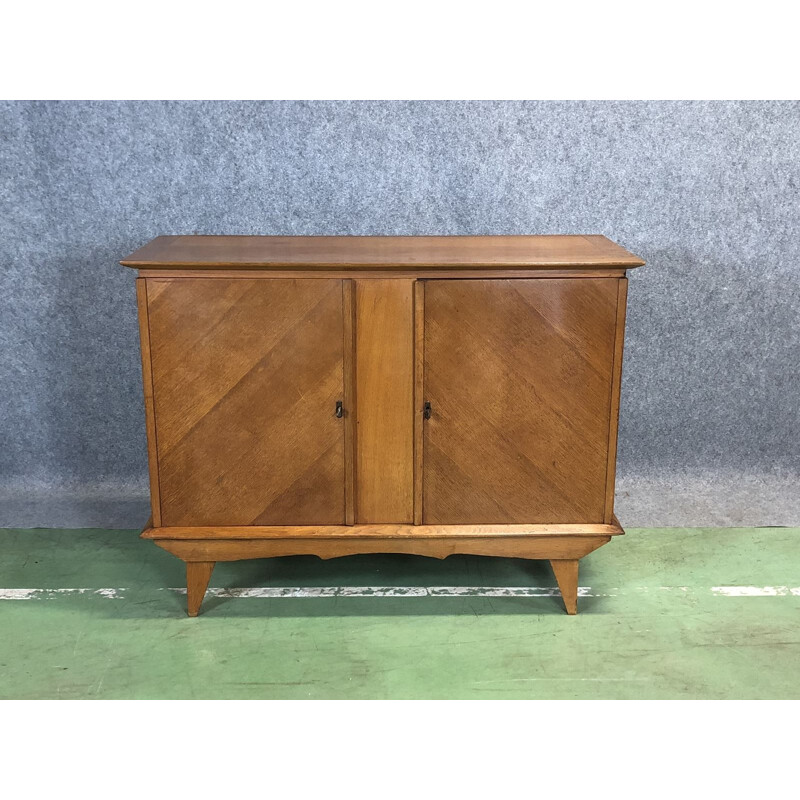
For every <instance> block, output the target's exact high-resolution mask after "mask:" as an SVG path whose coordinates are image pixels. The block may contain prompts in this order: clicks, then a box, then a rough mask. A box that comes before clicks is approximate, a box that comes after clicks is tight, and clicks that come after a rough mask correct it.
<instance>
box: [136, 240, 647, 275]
mask: <svg viewBox="0 0 800 800" xmlns="http://www.w3.org/2000/svg"><path fill="white" fill-rule="evenodd" d="M121 263H122V264H123V265H125V266H126V267H146V268H149V269H153V268H156V267H169V268H174V267H176V266H191V267H194V268H196V269H197V268H205V267H208V268H219V267H238V268H240V269H241V268H256V269H269V268H273V267H291V266H301V267H302V268H304V269H312V268H316V269H328V268H332V267H333V268H335V267H350V268H352V269H358V268H362V267H368V268H369V267H373V268H374V267H377V266H380V267H404V268H417V267H419V266H420V265H436V266H447V267H451V268H453V269H462V268H470V267H473V268H474V267H483V268H485V269H492V268H494V267H515V266H516V267H521V266H525V267H533V268H539V267H609V266H619V267H638V266H641V265H642V264H643V263H644V262H643V261H642V260H641V259H640V258H637V257H636V256H635V255H633V254H632V253H629V252H628V251H627V250H625V249H623V248H622V247H620V246H619V245H618V244H615V243H614V242H612V241H610V240H609V239H607V238H606V237H605V236H159V237H158V238H157V239H153V241H151V242H149V243H148V244H146V245H144V247H141V248H139V249H138V250H137V251H136V252H134V253H131V255H129V256H128V257H127V258H125V259H123V260H122V262H121Z"/></svg>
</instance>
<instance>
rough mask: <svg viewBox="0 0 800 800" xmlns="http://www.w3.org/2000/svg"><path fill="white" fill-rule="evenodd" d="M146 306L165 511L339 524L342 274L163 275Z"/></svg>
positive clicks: (243, 520) (203, 517)
mask: <svg viewBox="0 0 800 800" xmlns="http://www.w3.org/2000/svg"><path fill="white" fill-rule="evenodd" d="M148 280H150V279H148ZM148 309H149V320H150V334H151V359H152V367H153V390H154V409H155V425H156V429H157V431H158V464H159V485H160V491H161V523H162V524H163V525H215V524H227V525H251V524H252V525H269V524H288V523H304V524H343V523H344V521H345V510H344V508H345V481H344V470H345V461H344V425H343V424H342V423H343V420H342V419H337V418H336V416H335V407H336V403H337V402H338V401H342V399H343V392H344V387H343V329H344V321H343V302H342V285H341V281H338V280H331V281H303V280H297V281H293V280H275V281H271V282H269V283H265V282H263V281H248V280H241V279H232V280H230V281H208V280H203V279H194V280H190V281H180V280H176V281H166V282H163V281H162V282H159V283H158V284H157V285H156V286H155V291H154V292H152V293H151V292H150V286H149V285H148Z"/></svg>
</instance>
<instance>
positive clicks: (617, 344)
mask: <svg viewBox="0 0 800 800" xmlns="http://www.w3.org/2000/svg"><path fill="white" fill-rule="evenodd" d="M618 284H619V286H618V290H617V327H616V331H615V333H614V368H613V370H612V373H611V410H610V412H609V425H608V462H607V465H606V509H605V515H604V521H605V522H611V521H612V520H613V519H614V485H615V483H616V476H617V436H618V432H619V402H620V392H621V389H622V351H623V349H624V348H623V345H624V342H625V313H626V309H627V305H628V280H627V278H622V279H621V280H619V281H618Z"/></svg>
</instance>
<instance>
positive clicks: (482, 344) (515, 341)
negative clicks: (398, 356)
mask: <svg viewBox="0 0 800 800" xmlns="http://www.w3.org/2000/svg"><path fill="white" fill-rule="evenodd" d="M619 286H620V283H619V280H618V279H614V278H563V279H550V278H541V279H510V280H457V279H456V280H426V281H424V289H423V297H424V303H423V308H424V311H423V318H424V337H423V338H424V342H423V382H424V386H423V400H424V402H426V403H430V410H429V412H426V414H425V416H426V417H427V419H425V420H424V422H423V423H422V424H423V431H424V432H423V455H422V471H423V477H422V491H423V502H422V508H423V522H424V523H426V524H449V525H457V524H477V523H497V524H499V523H505V524H515V523H516V524H525V523H582V522H583V523H602V522H603V521H604V515H605V503H606V486H607V483H606V481H607V470H608V469H609V457H608V456H609V438H610V434H611V431H612V428H611V415H612V383H613V379H612V376H613V375H614V372H615V371H614V352H615V335H616V330H617V324H616V321H617V297H618V289H619ZM613 430H614V432H616V426H614V429H613ZM612 468H613V465H612Z"/></svg>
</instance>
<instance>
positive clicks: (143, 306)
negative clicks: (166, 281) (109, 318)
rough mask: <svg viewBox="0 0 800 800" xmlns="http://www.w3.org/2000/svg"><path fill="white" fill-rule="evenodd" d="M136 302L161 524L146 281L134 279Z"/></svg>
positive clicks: (154, 503)
mask: <svg viewBox="0 0 800 800" xmlns="http://www.w3.org/2000/svg"><path fill="white" fill-rule="evenodd" d="M136 304H137V307H138V310H139V343H140V346H141V351H142V388H143V389H144V419H145V429H146V431H147V466H148V471H149V475H150V510H151V514H152V520H153V525H155V526H159V525H160V524H161V492H160V490H159V486H158V445H157V442H156V419H155V411H154V410H153V372H152V368H151V364H150V322H149V320H148V316H147V283H146V281H144V280H143V279H142V278H137V280H136Z"/></svg>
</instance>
